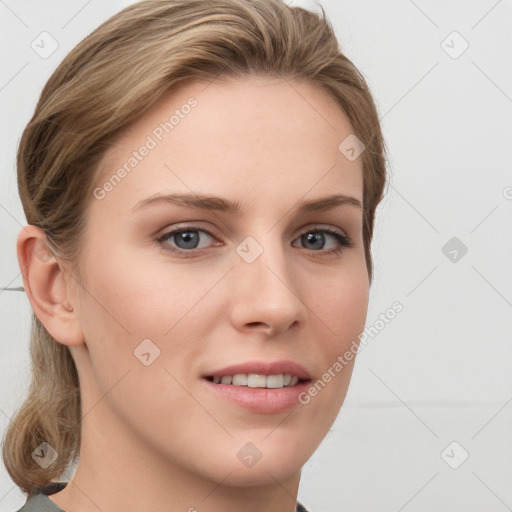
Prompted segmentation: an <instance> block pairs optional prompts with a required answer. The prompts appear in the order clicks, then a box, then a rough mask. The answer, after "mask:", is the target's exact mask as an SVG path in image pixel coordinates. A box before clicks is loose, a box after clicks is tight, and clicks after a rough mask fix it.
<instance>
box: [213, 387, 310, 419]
mask: <svg viewBox="0 0 512 512" xmlns="http://www.w3.org/2000/svg"><path fill="white" fill-rule="evenodd" d="M203 381H204V382H205V384H206V385H207V386H208V387H209V389H211V390H212V391H213V392H214V393H216V394H217V395H218V396H220V397H222V398H224V399H226V400H229V401H230V402H232V403H234V404H236V405H238V406H240V407H243V408H245V409H249V410H251V411H254V412H259V413H262V414H275V413H279V412H283V411H286V410H287V409H290V408H291V407H294V406H295V405H299V404H300V403H301V402H300V401H299V395H300V394H301V393H303V392H305V391H306V390H307V389H308V388H309V386H310V381H304V382H298V383H297V384H296V385H295V386H290V387H284V388H275V389H271V388H250V387H248V386H233V385H232V384H215V382H210V381H209V380H207V379H203Z"/></svg>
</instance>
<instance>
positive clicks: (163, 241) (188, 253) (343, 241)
mask: <svg viewBox="0 0 512 512" xmlns="http://www.w3.org/2000/svg"><path fill="white" fill-rule="evenodd" d="M187 231H197V232H200V231H201V232H203V233H206V234H207V235H208V236H210V237H212V238H215V236H214V235H212V234H211V233H210V232H209V231H207V230H205V229H200V228H195V227H193V226H185V227H183V228H179V229H175V230H173V231H168V232H167V233H164V234H163V235H162V236H160V237H159V238H158V239H157V240H156V242H157V244H158V245H160V246H161V247H162V248H163V249H164V250H166V251H170V252H173V253H177V254H181V255H182V256H183V257H185V258H190V257H193V256H195V255H196V254H197V252H198V251H199V250H200V249H189V250H185V249H178V248H175V247H171V246H169V244H168V243H167V241H168V240H169V239H170V238H172V237H173V236H174V235H179V234H181V233H186V232H187ZM308 233H328V234H330V235H332V236H333V237H334V238H335V239H336V240H337V241H338V243H339V246H338V247H337V248H336V249H330V250H327V251H324V250H319V251H311V252H313V253H315V252H318V253H320V254H339V253H341V252H343V251H344V250H345V249H347V248H349V247H353V246H354V243H353V242H352V240H351V239H350V238H349V237H348V236H346V235H344V234H342V233H340V232H338V231H336V230H334V229H330V228H321V229H320V228H319V229H315V228H313V229H311V228H310V229H308V230H306V231H303V232H302V233H301V234H300V235H299V236H298V238H300V237H302V236H303V235H306V234H308ZM298 238H297V239H298ZM303 249H306V248H305V247H303Z"/></svg>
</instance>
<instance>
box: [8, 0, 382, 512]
mask: <svg viewBox="0 0 512 512" xmlns="http://www.w3.org/2000/svg"><path fill="white" fill-rule="evenodd" d="M17 166H18V179H19V190H20V196H21V199H22V202H23V206H24V211H25V215H26V218H27V222H28V225H27V226H26V227H24V228H23V229H22V230H21V232H20V234H19V238H18V259H19V263H20V267H21V269H22V272H23V279H24V285H25V290H26V292H27V295H28V298H29V300H30V303H31V306H32V309H33V312H34V316H33V334H32V339H31V356H32V361H33V372H32V385H31V388H30V390H29V396H28V397H27V399H26V401H25V402H24V403H23V405H22V407H21V408H20V410H19V411H18V412H17V414H16V416H15V417H14V418H13V421H12V423H11V426H10V428H9V429H8V430H7V432H6V435H5V438H4V441H3V459H4V463H5V466H6V468H7V471H8V472H9V475H10V476H11V478H12V479H13V481H14V482H15V483H16V484H17V485H18V486H19V487H20V489H22V490H23V491H24V492H25V493H27V503H26V504H25V506H24V507H22V508H21V509H20V510H22V511H23V512H29V511H32V510H48V511H58V510H64V511H67V512H73V511H80V512H88V511H98V510H102V511H109V512H117V511H125V510H152V511H157V512H158V511H163V510H166V511H169V510H188V511H190V512H192V511H195V510H198V511H209V512H216V511H230V510H244V511H245V512H253V511H254V512H255V511H261V510H265V511H267V512H292V511H295V510H298V511H303V510H305V508H304V507H303V505H301V504H300V503H299V502H297V494H298V487H299V481H300V474H301V468H302V466H303V465H304V464H305V463H306V461H307V460H308V459H309V458H310V457H311V455H312V454H313V453H314V451H315V449H316V448H317V447H318V445H319V444H320V443H321V441H322V439H323V438H324V437H325V435H326V434H327V432H328V430H329V428H330V427H331V425H332V424H333V422H334V420H335V419H336V416H337V415H338V413H339V410H340V408H341V406H342V404H343V401H344V398H345V395H346V392H347V389H348V385H349V381H350V377H351V373H352V368H353V364H354V359H353V357H351V358H343V361H344V363H343V364H341V362H340V361H341V359H340V356H341V355H343V354H347V353H348V352H349V348H350V347H352V346H354V341H356V342H357V340H358V335H359V333H361V332H362V330H363V329H364V323H365V318H366V310H367V304H368V292H369V286H370V283H371V278H372V260H371V253H370V243H371V239H372V233H373V225H374V218H375V211H376V207H377V205H378V204H379V202H380V200H381V199H382V195H383V189H384V185H385V150H384V142H383V139H382V134H381V129H380V126H379V121H378V116H377V112H376V108H375V105H374V102H373V100H372V97H371V94H370V91H369V89H368V87H367V85H366V83H365V80H364V78H363V77H362V76H361V74H360V73H359V72H358V71H357V69H356V68H355V67H354V65H353V64H352V63H351V62H350V61H349V60H348V59H347V58H346V57H345V56H344V55H343V54H342V53H341V52H340V50H339V48H338V43H337V41H336V38H335V35H334V33H333V30H332V28H331V26H330V24H329V22H328V21H327V20H326V18H325V13H323V17H320V16H317V15H315V14H313V13H311V12H309V11H306V10H303V9H300V8H289V7H288V6H286V5H285V4H284V3H283V2H282V1H280V0H219V1H216V2H214V3H211V2H207V1H205V0H172V1H167V0H147V1H143V2H140V3H136V4H134V5H132V6H130V7H128V8H126V9H124V10H123V11H122V12H120V13H118V14H117V15H115V16H113V17H112V18H111V19H109V20H108V21H106V22H105V23H104V24H103V25H101V26H100V27H99V28H98V29H96V30H95V31H94V32H93V33H92V34H91V35H90V36H88V37H87V38H86V39H84V40H83V41H82V42H81V43H80V44H79V45H78V46H77V47H76V48H75V49H74V50H73V51H72V52H71V53H70V54H69V55H68V56H67V57H66V58H65V59H64V61H63V62H62V63H61V65H60V66H59V67H58V69H57V70H56V71H55V72H54V74H53V75H52V77H51V78H50V79H49V81H48V83H47V84H46V86H45V88H44V89H43V92H42V95H41V98H40V100H39V103H38V105H37V107H36V111H35V113H34V116H33V118H32V119H31V121H30V122H29V124H28V126H27V127H26V129H25V131H24V133H23V136H22V139H21V142H20V146H19V149H18V160H17ZM78 456H79V458H78ZM76 461H78V463H77V465H76V469H75V472H74V474H73V476H72V478H71V479H70V481H69V482H67V483H66V482H61V483H58V482H59V480H62V478H63V475H64V473H65V472H66V471H67V470H68V469H69V467H70V465H71V464H74V463H76Z"/></svg>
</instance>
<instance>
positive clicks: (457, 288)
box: [0, 0, 512, 512]
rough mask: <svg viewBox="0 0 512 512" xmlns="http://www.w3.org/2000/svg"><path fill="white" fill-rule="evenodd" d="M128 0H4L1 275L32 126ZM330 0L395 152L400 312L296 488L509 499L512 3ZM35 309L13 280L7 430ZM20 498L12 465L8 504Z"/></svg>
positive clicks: (377, 246)
mask: <svg viewBox="0 0 512 512" xmlns="http://www.w3.org/2000/svg"><path fill="white" fill-rule="evenodd" d="M130 3H132V2H130V1H120V0H111V1H109V2H100V1H99V0H92V1H88V2H87V1H85V0H67V1H64V0H61V1H51V2H50V1H45V2H43V1H36V0H31V1H28V0H24V1H14V0H0V44H1V46H0V48H1V51H0V70H1V71H0V72H1V74H0V118H1V120H2V122H1V125H0V126H1V139H0V144H1V145H0V148H1V150H0V169H1V171H0V172H1V177H0V237H1V251H0V257H1V267H0V286H1V287H11V288H12V287H17V286H22V279H21V276H20V273H19V268H18V263H17V260H16V250H15V242H16V237H17V234H18V232H19V230H20V228H21V225H23V224H24V222H25V219H24V215H23V212H22V208H21V203H20V201H19V198H18V196H17V187H16V177H15V151H16V147H17V143H18V140H19V137H20V134H21V132H22V129H23V127H24V126H25V124H26V123H27V121H28V120H29V118H30V116H31V114H32V112H33V109H34V106H35V103H36V101H37V98H38V95H39V93H40V90H41V88H42V86H43V85H44V83H45V82H46V80H47V79H48V77H49V76H50V74H51V72H52V71H53V70H54V69H55V67H56V66H57V64H58V63H59V62H60V61H61V60H62V58H63V57H64V56H65V54H66V53H68V52H69V51H70V50H71V48H72V47H73V46H74V45H75V44H76V43H78V42H79V41H80V40H81V39H82V38H83V37H84V36H86V35H87V34H88V33H90V32H91V31H92V30H93V29H94V28H96V27H97V26H98V25H99V24H100V23H101V22H103V21H104V20H105V19H107V18H108V17H109V16H110V15H112V14H114V13H115V12H117V11H119V10H120V9H121V8H123V7H125V6H126V5H128V4H130ZM289 3H290V4H293V5H304V6H309V7H311V6H312V7H311V8H312V9H315V7H314V3H313V2H311V3H307V2H304V1H303V2H298V1H296V2H291V1H290V2H289ZM321 4H322V5H323V6H324V8H325V9H326V12H327V14H328V16H329V17H330V19H331V22H332V23H333V25H334V27H335V30H336V33H337V35H338V37H339V39H340V42H341V45H342V47H343V49H344V51H345V52H346V54H347V56H348V57H349V58H351V59H352V60H353V61H354V63H355V64H356V66H358V68H359V69H360V70H361V71H362V73H363V74H364V75H365V77H366V78H367V80H368V83H369V85H370V87H371V89H372V91H373V94H374V97H375V100H376V102H377V105H378V108H379V113H380V117H381V119H382V125H383V130H384V135H385V138H386V141H387V144H388V148H389V154H390V162H389V167H390V171H391V174H392V178H391V183H390V186H389V188H388V192H387V195H386V198H385V200H384V202H383V204H382V206H381V207H380V210H379V215H378V221H377V226H376V232H375V239H374V243H373V251H374V261H375V274H376V275H375V281H374V284H373V286H372V288H371V300H370V309H369V312H368V321H367V326H372V325H373V326H377V327H378V326H380V324H377V320H378V319H379V315H380V314H382V313H385V312H386V311H387V310H388V309H389V308H390V307H391V305H392V303H393V302H395V301H399V302H400V303H401V304H402V305H403V308H404V309H403V311H402V312H401V313H399V314H398V315H396V317H395V318H394V319H393V320H392V321H390V322H389V323H387V324H385V326H384V327H383V328H378V329H377V331H378V333H377V334H376V335H375V336H373V337H372V338H370V339H369V342H368V344H367V345H366V346H365V347H364V348H363V349H362V350H361V352H360V354H359V355H358V358H357V363H356V367H355V370H354V374H353V378H352V383H351V387H350V390H349V393H348V396H347V399H346V402H345V404H344V406H343V408H342V409H341V412H340V415H339V417H338V419H337V421H336V423H335V424H334V425H333V427H332V429H331V432H330V434H329V435H328V436H327V437H326V439H325V440H324V442H323V443H322V444H321V446H320V448H319V449H318V451H317V452H316V453H315V454H314V456H313V457H312V458H311V460H310V461H309V462H308V463H307V464H306V466H305V467H304V470H303V477H302V481H301V486H300V492H299V499H301V500H302V501H303V503H304V504H305V505H306V506H307V507H308V508H309V510H310V511H311V512H339V511H358V512H361V511H376V512H377V511H379V512H382V511H384V510H385V511H397V512H398V511H402V510H404V511H411V512H412V511H418V512H420V511H422V512H423V511H425V512H427V511H428V512H432V511H448V510H450V511H451V512H455V511H465V512H470V511H486V512H492V511H496V512H501V511H505V510H512V486H511V485H510V482H511V481H512V457H511V456H512V440H511V435H510V432H511V429H510V427H511V425H512V404H511V403H510V402H511V401H512V372H511V371H510V370H511V362H512V344H511V334H510V327H511V319H512V315H511V313H512V279H511V274H512V272H511V264H510V262H511V261H512V260H511V255H512V243H511V236H510V234H511V233H512V172H511V163H512V143H511V142H512V68H511V63H512V55H511V54H512V4H511V2H510V0H500V1H496V0H485V1H484V0H478V1H477V0H473V1H469V0H459V1H450V2H447V1H441V0H435V1H428V2H427V1H426V0H421V1H420V0H417V1H412V0H387V1H385V2H381V1H378V0H371V1H370V0H359V1H358V2H355V1H352V2H350V1H348V0H343V1H339V0H338V1H336V0H322V2H321ZM43 31H47V32H49V33H50V34H51V36H52V37H53V38H54V39H55V40H56V41H57V42H58V45H59V46H58V48H57V50H56V51H55V52H54V53H53V54H52V55H51V56H49V57H48V58H46V59H43V58H41V57H40V56H39V55H38V54H37V53H36V52H35V51H34V50H33V49H32V48H31V42H32V41H34V40H37V38H38V37H40V34H41V32H43ZM453 32H457V33H458V34H453ZM466 44H468V45H469V46H468V48H467V49H466V50H465V51H464V52H463V53H461V52H462V50H463V49H464V48H465V46H466ZM459 54H460V55H459ZM452 237H456V238H457V239H458V242H457V241H456V243H457V244H459V247H455V246H454V247H449V248H448V249H447V250H445V252H446V253H447V255H445V253H444V252H443V251H442V248H443V247H444V246H445V244H446V243H447V242H448V241H449V240H450V239H451V238H452ZM461 243H462V244H464V245H465V246H466V247H467V253H466V254H464V255H462V252H461V250H460V244H461ZM453 250H455V251H457V252H456V253H455V252H453ZM450 251H451V253H450ZM454 258H456V260H455V261H452V260H453V259H454ZM29 314H30V308H29V303H28V301H27V299H26V296H25V294H24V293H23V292H18V291H3V292H2V293H0V322H1V329H2V331H1V332H2V342H1V344H0V357H1V359H0V384H1V392H0V433H1V434H3V432H4V430H5V428H6V426H7V424H8V421H9V417H10V415H11V414H12V412H13V411H14V409H15V407H17V406H18V405H19V403H20V402H21V400H22V398H23V396H24V394H25V391H26V387H27V386H28V375H29V358H28V339H29ZM454 441H455V442H456V444H452V445H451V446H449V445H450V444H451V443H452V442H454ZM448 446H449V448H448V449H447V450H445V449H446V448H447V447H448ZM465 452H467V453H468V454H469V457H468V458H467V460H465V461H464V462H463V463H462V464H461V465H460V466H459V467H458V468H457V469H454V468H453V467H451V466H457V465H458V464H460V462H461V461H462V458H463V456H464V454H465ZM443 454H444V455H443ZM449 464H451V466H450V465H449ZM24 502H25V498H24V496H23V494H21V492H19V490H18V489H17V487H16V486H14V485H13V483H12V481H11V480H10V479H9V478H8V475H7V473H6V471H5V469H4V468H3V466H1V468H0V510H1V511H6V512H13V511H14V510H16V509H17V508H19V507H20V506H21V505H22V504H23V503H24Z"/></svg>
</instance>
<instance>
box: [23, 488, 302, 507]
mask: <svg viewBox="0 0 512 512" xmlns="http://www.w3.org/2000/svg"><path fill="white" fill-rule="evenodd" d="M67 484H68V483H67V482H52V483H50V484H48V485H46V486H45V487H43V489H42V491H41V492H40V493H38V494H31V495H29V496H28V498H27V501H26V502H25V505H23V506H22V507H21V508H20V509H18V510H17V511H16V512H65V510H62V509H61V508H60V507H58V506H57V505H56V504H55V503H53V501H52V500H51V499H50V498H48V495H49V494H54V493H56V492H59V491H62V489H64V487H66V485H67ZM297 512H308V511H307V510H306V508H305V507H304V506H303V505H302V504H301V503H300V502H298V501H297Z"/></svg>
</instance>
